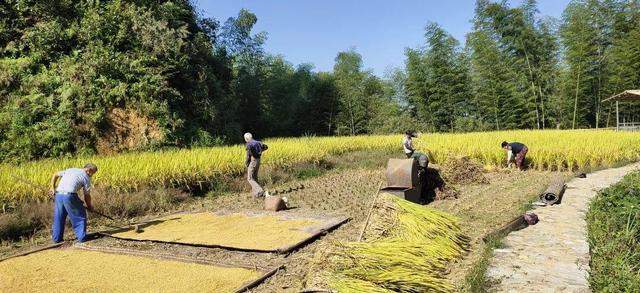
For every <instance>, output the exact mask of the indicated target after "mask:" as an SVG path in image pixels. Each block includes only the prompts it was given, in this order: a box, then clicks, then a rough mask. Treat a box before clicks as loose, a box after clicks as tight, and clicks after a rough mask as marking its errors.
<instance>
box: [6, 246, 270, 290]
mask: <svg viewBox="0 0 640 293" xmlns="http://www.w3.org/2000/svg"><path fill="white" fill-rule="evenodd" d="M260 276H261V273H260V272H259V271H255V270H249V269H244V268H227V267H219V266H213V265H204V264H196V263H186V262H179V261H171V260H161V259H153V258H147V257H140V256H130V255H121V254H110V253H102V252H94V251H82V250H76V249H70V248H69V249H49V250H44V251H41V252H37V253H33V254H29V255H26V256H20V257H16V258H11V259H8V260H5V261H3V262H0V292H233V291H234V290H236V289H239V288H240V287H241V286H242V285H244V284H245V283H248V282H250V281H252V280H255V279H257V278H259V277H260Z"/></svg>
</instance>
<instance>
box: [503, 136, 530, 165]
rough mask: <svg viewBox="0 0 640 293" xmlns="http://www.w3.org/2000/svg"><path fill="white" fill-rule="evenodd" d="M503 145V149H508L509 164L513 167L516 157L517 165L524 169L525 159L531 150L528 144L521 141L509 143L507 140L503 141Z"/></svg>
mask: <svg viewBox="0 0 640 293" xmlns="http://www.w3.org/2000/svg"><path fill="white" fill-rule="evenodd" d="M501 146H502V148H503V149H505V150H507V166H508V167H509V168H511V164H512V162H513V161H514V157H515V162H516V167H518V169H520V170H524V159H525V157H526V156H527V152H528V151H529V149H528V148H527V146H526V145H524V144H522V143H519V142H512V143H508V142H506V141H503V142H502V144H501Z"/></svg>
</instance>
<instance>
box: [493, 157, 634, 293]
mask: <svg viewBox="0 0 640 293" xmlns="http://www.w3.org/2000/svg"><path fill="white" fill-rule="evenodd" d="M639 168H640V163H635V164H631V165H627V166H624V167H621V168H615V169H606V170H602V171H598V172H594V173H591V174H587V178H584V179H581V178H575V179H573V180H571V181H569V182H568V183H567V190H566V191H565V193H564V196H563V198H562V203H561V204H559V205H554V206H547V207H541V208H537V209H535V210H534V212H535V213H536V214H537V215H538V217H539V219H540V222H539V223H538V224H536V225H534V226H529V227H527V228H525V229H523V230H519V231H515V232H512V233H510V234H509V235H507V237H505V238H504V240H503V243H504V248H501V249H496V250H494V255H493V259H492V260H491V264H490V266H489V269H488V270H487V278H488V279H489V281H490V283H491V284H492V285H491V288H490V291H498V292H591V290H590V289H589V282H588V275H589V272H588V270H589V244H588V242H587V230H586V229H587V227H586V226H587V224H586V221H585V214H586V212H587V210H588V208H589V202H590V200H591V199H592V198H593V197H594V196H595V195H596V194H597V192H598V190H601V189H603V188H606V187H608V186H610V185H611V184H614V183H616V182H618V181H620V179H622V177H624V175H626V174H627V173H629V172H631V171H634V170H638V169H639Z"/></svg>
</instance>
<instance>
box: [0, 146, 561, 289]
mask: <svg viewBox="0 0 640 293" xmlns="http://www.w3.org/2000/svg"><path fill="white" fill-rule="evenodd" d="M370 160H371V163H368V164H366V165H365V166H363V167H362V168H358V169H344V168H335V169H334V170H332V171H329V172H327V173H326V174H324V175H321V176H319V177H314V178H311V179H307V180H301V181H295V182H290V183H286V184H283V185H281V186H267V190H285V191H287V192H285V193H283V194H278V196H284V197H287V198H288V201H289V205H290V207H292V208H294V209H296V210H297V212H301V213H309V214H320V215H335V216H348V217H350V218H351V220H350V221H349V222H347V223H345V224H344V225H342V226H340V227H339V228H338V229H336V230H334V231H332V232H330V233H328V234H327V235H325V236H323V237H322V238H320V239H319V240H317V241H314V242H313V243H310V244H309V245H306V246H304V247H302V248H301V249H299V250H297V251H294V252H292V253H290V254H286V255H281V254H272V253H247V252H234V251H228V250H223V249H214V248H199V247H190V246H183V245H173V244H162V243H152V242H137V241H125V240H117V239H112V238H101V239H96V240H93V241H91V242H88V243H87V244H86V245H88V246H91V247H116V248H125V249H134V250H142V251H146V252H151V253H157V254H167V255H174V256H183V257H191V258H199V259H206V260H209V261H212V262H218V263H221V264H225V265H242V266H250V267H256V268H260V269H269V268H276V267H279V266H282V265H284V269H281V270H279V271H278V272H277V273H276V274H275V275H274V276H272V277H270V278H269V279H267V281H265V282H264V283H262V284H261V285H259V286H258V287H256V288H255V289H254V290H253V291H254V292H274V291H277V292H299V291H300V290H302V289H305V288H308V287H315V286H316V285H317V283H316V282H312V280H313V279H314V277H315V276H314V274H315V273H316V272H314V271H313V269H310V268H312V267H313V265H312V262H313V261H314V256H315V255H316V252H317V251H318V250H319V249H321V247H323V246H326V245H327V244H330V243H331V242H333V241H354V240H356V239H357V237H358V234H359V232H360V229H361V228H362V226H363V223H364V221H365V219H366V216H367V212H368V208H369V207H370V205H371V201H372V199H373V197H374V195H375V194H376V191H377V190H378V188H379V186H380V185H381V184H383V182H384V181H385V180H384V167H383V166H384V162H386V158H374V159H370ZM484 175H485V177H486V178H487V179H488V180H487V181H488V183H472V184H451V183H449V184H448V187H449V188H452V189H454V190H456V191H457V196H458V198H454V197H448V198H447V199H444V200H437V201H435V202H433V203H431V204H430V206H432V207H435V208H438V209H441V210H444V211H447V212H450V213H453V214H455V215H458V216H459V217H460V219H461V221H462V226H463V227H464V231H465V233H466V234H467V236H469V237H470V239H471V250H470V252H469V253H468V254H467V255H466V256H465V257H464V259H462V260H461V261H459V262H457V263H454V264H451V270H450V273H449V274H448V278H449V279H450V280H451V281H452V282H453V283H454V284H455V285H456V287H457V288H461V286H462V285H463V282H464V276H465V274H466V273H467V271H468V269H469V267H471V266H472V265H473V264H474V263H475V261H477V259H478V258H479V257H480V255H481V252H482V249H483V243H482V240H481V238H482V236H484V235H485V234H487V233H489V232H491V231H493V230H494V229H496V228H498V227H500V226H502V225H503V224H504V223H506V222H508V221H509V220H510V219H511V218H513V217H515V216H516V215H518V214H519V213H521V212H522V208H523V207H524V205H525V204H526V203H527V202H530V201H531V200H532V199H534V198H536V196H537V194H538V193H539V192H541V191H542V190H543V189H544V188H545V187H546V184H547V183H548V182H549V180H550V178H551V177H552V176H554V173H549V172H538V171H525V172H520V171H499V172H490V173H485V174H484ZM289 190H291V191H289ZM262 205H263V202H262V200H261V199H254V198H252V197H251V196H250V195H249V194H248V193H228V194H222V195H217V196H210V197H205V198H202V199H198V200H194V201H192V202H191V203H190V204H189V205H187V206H181V207H180V209H182V210H208V211H228V212H236V211H238V212H242V211H251V210H260V209H262ZM154 217H155V216H154ZM150 218H151V217H150ZM14 252H15V251H14ZM0 253H2V252H0ZM5 253H6V249H5Z"/></svg>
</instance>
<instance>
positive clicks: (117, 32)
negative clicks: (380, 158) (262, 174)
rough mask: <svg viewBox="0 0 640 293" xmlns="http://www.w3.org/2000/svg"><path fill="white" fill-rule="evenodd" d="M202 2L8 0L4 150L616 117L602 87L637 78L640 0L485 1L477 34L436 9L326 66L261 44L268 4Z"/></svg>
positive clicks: (73, 151) (0, 26)
mask: <svg viewBox="0 0 640 293" xmlns="http://www.w3.org/2000/svg"><path fill="white" fill-rule="evenodd" d="M196 4H197V3H196V2H191V1H189V0H160V1H156V0H153V1H152V0H104V1H94V0H82V1H72V0H56V1H46V0H8V1H2V2H1V3H0V97H1V98H0V161H4V162H12V163H16V162H25V161H29V160H34V159H41V158H48V157H55V158H59V157H70V156H75V155H81V156H87V155H94V154H112V153H115V152H120V151H128V150H146V149H158V148H166V147H179V148H182V147H191V146H196V147H197V146H214V145H221V144H225V145H228V144H232V143H239V142H241V139H242V133H243V132H245V131H250V132H253V133H255V134H257V135H258V136H260V137H288V136H303V135H309V134H315V135H336V134H337V135H356V134H385V133H399V132H403V131H406V130H407V128H415V129H419V130H423V131H428V132H467V131H496V130H509V129H548V128H554V129H555V128H560V129H569V128H570V129H575V128H602V127H611V126H613V125H614V123H615V120H616V119H615V111H614V104H613V103H603V100H604V99H605V98H607V97H609V96H611V95H613V94H616V93H618V92H620V91H622V90H627V89H634V88H639V87H640V73H639V72H640V70H638V69H639V68H640V54H638V52H640V45H639V44H640V13H639V12H640V3H639V1H637V0H612V1H604V2H602V1H585V0H573V1H571V2H570V3H569V4H568V6H567V7H566V8H565V10H564V13H563V15H562V17H561V19H552V18H549V17H545V16H544V15H540V13H539V12H538V8H537V4H536V1H533V0H528V1H521V4H520V5H518V6H515V5H510V4H509V3H508V2H505V1H489V0H477V1H476V8H475V12H474V17H473V19H472V20H471V21H472V23H473V27H472V29H471V31H470V32H469V33H468V34H467V36H468V37H467V42H466V43H464V44H461V43H460V42H459V40H456V39H455V38H454V37H453V36H452V35H451V34H449V33H448V32H447V31H446V30H445V28H443V27H442V26H440V25H438V24H436V23H428V24H426V27H425V34H424V40H423V42H422V44H420V45H419V46H417V47H415V48H410V49H408V50H407V51H406V54H405V55H406V60H405V61H406V62H405V64H406V66H405V67H404V68H395V69H393V70H390V71H389V72H388V73H387V74H385V75H384V76H376V75H375V74H374V73H373V71H372V70H369V69H367V68H365V66H364V64H365V60H366V57H367V56H362V55H360V54H359V53H358V52H357V51H356V50H355V49H348V50H344V51H341V52H336V57H335V65H334V67H333V70H331V71H330V72H317V71H316V70H314V67H313V65H312V64H307V63H303V64H299V65H294V64H291V63H290V62H288V61H287V60H286V59H285V58H284V57H283V56H279V55H273V54H270V53H269V52H266V50H265V44H266V42H267V41H268V40H267V33H266V32H256V31H255V29H254V28H255V25H256V23H258V19H259V18H258V16H257V15H255V14H253V13H251V12H250V11H247V10H244V9H243V10H241V11H239V12H238V14H237V15H236V16H234V17H230V18H228V19H226V20H216V19H212V18H204V17H201V16H200V14H199V13H197V11H198V8H197V6H196ZM394 5H406V4H403V3H397V4H394ZM337 9H339V8H337ZM363 9H366V7H363ZM295 41H296V40H292V41H291V42H292V43H291V44H290V45H291V46H292V47H296V46H299V44H296V43H295ZM621 109H622V112H623V116H622V117H621V118H622V119H628V118H630V117H632V116H633V115H636V116H637V114H638V113H639V112H638V110H637V107H631V106H628V105H626V104H624V103H623V104H622V105H621Z"/></svg>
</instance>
